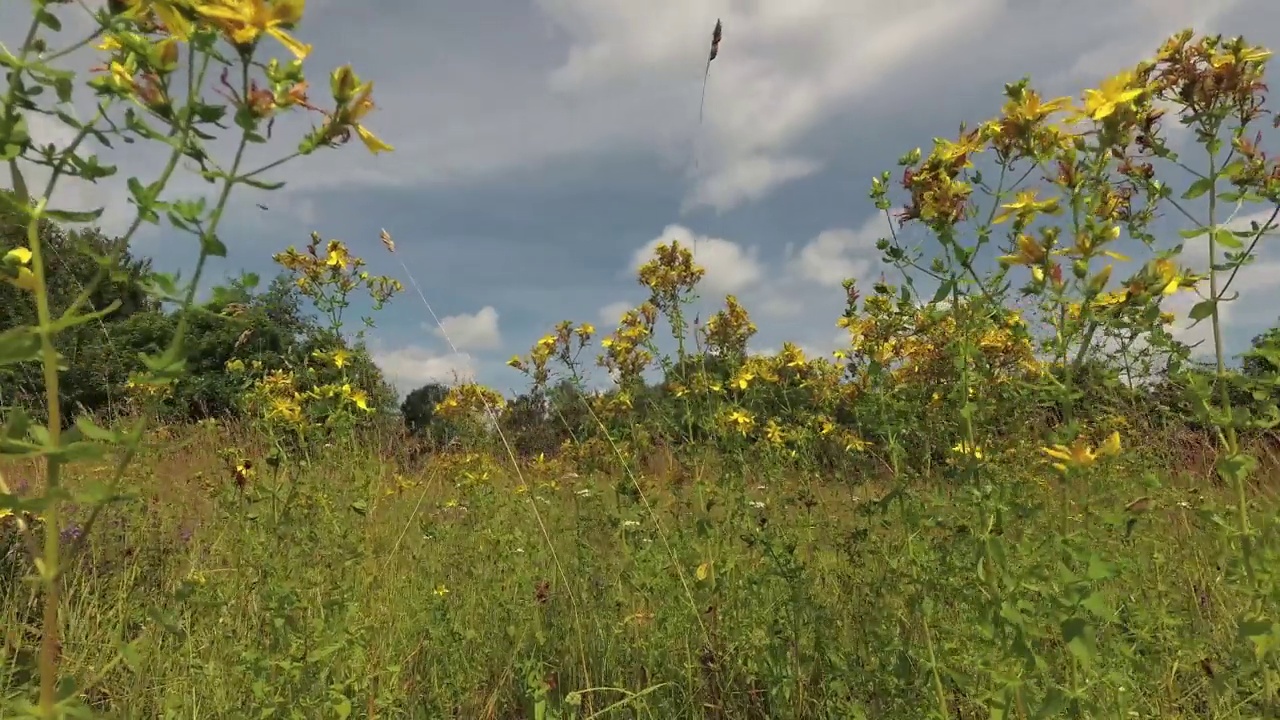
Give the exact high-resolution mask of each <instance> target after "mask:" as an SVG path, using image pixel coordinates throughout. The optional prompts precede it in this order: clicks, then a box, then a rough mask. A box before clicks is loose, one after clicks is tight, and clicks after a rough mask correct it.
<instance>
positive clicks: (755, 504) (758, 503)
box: [751, 500, 764, 510]
mask: <svg viewBox="0 0 1280 720" xmlns="http://www.w3.org/2000/svg"><path fill="white" fill-rule="evenodd" d="M751 507H753V508H756V509H757V510H759V509H760V508H763V507H764V502H762V501H760V500H752V501H751Z"/></svg>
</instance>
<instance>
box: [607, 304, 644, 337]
mask: <svg viewBox="0 0 1280 720" xmlns="http://www.w3.org/2000/svg"><path fill="white" fill-rule="evenodd" d="M634 307H635V305H633V304H632V303H629V302H622V301H618V302H613V303H609V304H608V305H605V306H604V307H602V308H600V323H601V325H603V326H604V329H605V331H606V332H607V331H608V329H609V328H613V327H615V326H617V324H618V321H619V320H621V319H622V315H623V314H624V313H625V312H627V311H628V310H630V309H632V308H634Z"/></svg>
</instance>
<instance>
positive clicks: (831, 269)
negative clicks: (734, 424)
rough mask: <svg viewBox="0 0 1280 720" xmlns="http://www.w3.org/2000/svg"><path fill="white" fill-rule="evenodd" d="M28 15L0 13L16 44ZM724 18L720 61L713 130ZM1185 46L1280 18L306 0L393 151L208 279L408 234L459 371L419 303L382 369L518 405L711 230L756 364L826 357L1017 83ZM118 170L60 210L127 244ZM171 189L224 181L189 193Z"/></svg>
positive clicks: (1137, 8)
mask: <svg viewBox="0 0 1280 720" xmlns="http://www.w3.org/2000/svg"><path fill="white" fill-rule="evenodd" d="M27 12H28V9H27V5H26V4H25V3H17V2H11V3H6V4H5V5H4V7H3V8H0V40H2V41H3V42H4V43H5V44H6V46H8V47H13V45H14V44H15V43H16V41H17V38H16V37H15V36H16V35H17V34H18V33H19V32H21V28H25V18H26V17H27ZM60 12H61V14H62V15H63V16H64V17H65V18H66V19H67V22H66V27H67V31H66V33H64V37H65V38H71V37H73V36H75V34H76V31H77V29H78V28H79V29H83V28H84V27H87V26H86V25H85V24H84V20H83V18H79V17H78V15H77V14H82V13H83V11H82V10H79V9H77V8H76V7H75V6H64V7H62V8H60ZM717 18H723V21H724V40H723V43H722V45H721V54H720V57H719V58H718V59H717V60H716V61H715V63H713V65H712V67H711V74H710V80H709V85H708V88H707V99H706V112H705V117H704V119H703V121H702V122H701V123H699V121H698V103H699V93H700V91H701V88H702V72H703V67H704V66H703V63H704V61H705V54H706V51H707V43H708V40H709V33H710V30H711V27H712V25H714V23H715V21H716V19H717ZM19 20H21V21H22V22H21V23H20V22H19ZM1185 26H1193V27H1195V28H1196V29H1197V30H1198V31H1202V32H1203V31H1218V32H1224V33H1228V34H1238V33H1240V32H1244V33H1245V34H1246V35H1247V37H1248V38H1249V39H1250V40H1251V41H1254V42H1258V43H1262V44H1265V45H1268V46H1270V47H1280V7H1278V6H1276V5H1275V3H1274V2H1270V1H1269V0H1105V1H1103V0H1075V1H1074V2H1070V3H1065V2H1044V1H1030V0H1020V1H1017V2H1015V1H1014V0H907V1H906V2H902V3H885V2H875V1H872V0H648V2H643V3H641V2H636V1H635V0H519V1H518V0H469V1H468V2H453V3H418V2H397V1H394V0H384V1H383V2H378V3H350V2H339V0H310V1H309V2H308V7H307V19H306V20H305V22H304V23H303V25H302V26H301V27H300V28H299V30H298V32H297V34H298V35H299V36H300V37H301V38H302V39H304V40H305V41H307V42H310V43H313V44H314V45H315V52H314V53H313V55H312V57H311V58H310V59H309V61H308V67H310V68H311V74H312V77H313V85H314V86H315V88H316V90H315V93H314V94H315V95H316V96H317V98H322V97H323V95H324V94H325V89H326V87H327V77H326V75H327V72H328V70H329V69H331V68H332V67H334V66H336V65H339V64H342V63H347V62H350V63H352V64H353V65H354V67H355V69H356V70H357V72H359V73H360V74H361V75H362V76H363V77H366V78H368V79H372V80H374V81H375V82H376V89H375V92H374V97H375V100H376V101H377V103H378V105H379V110H378V111H377V112H376V113H375V114H374V115H373V116H372V117H371V118H370V120H369V123H368V124H369V126H370V127H371V128H372V129H373V130H375V131H376V132H377V133H378V134H379V135H380V136H381V137H383V138H384V139H385V140H387V141H388V142H390V143H391V144H393V145H395V146H396V148H397V151H396V152H395V153H393V154H390V155H382V156H377V157H373V156H370V155H369V154H367V153H366V152H364V150H363V148H362V147H359V146H358V144H353V145H351V146H348V147H345V148H342V149H340V150H338V151H328V152H322V153H318V154H317V155H315V156H312V157H308V158H303V159H300V160H298V161H295V162H293V163H291V164H289V165H286V166H285V167H284V168H282V170H281V171H280V172H278V173H276V174H275V175H274V176H273V177H274V179H278V180H284V181H287V183H288V185H287V187H286V188H285V189H283V190H281V191H277V192H273V193H261V192H257V191H251V190H246V191H243V192H241V193H240V195H239V196H238V199H236V200H235V201H233V212H232V213H231V214H230V216H229V218H228V222H226V223H225V224H224V226H223V232H222V235H223V238H224V241H225V242H226V244H227V245H228V246H229V248H230V257H229V258H227V260H226V261H223V262H219V263H217V264H216V265H215V266H214V268H213V272H214V279H215V280H216V279H217V278H218V277H220V276H225V275H227V274H229V273H233V272H234V271H236V270H239V269H244V270H250V271H256V272H260V273H269V272H270V271H271V261H270V255H271V253H272V252H276V251H278V250H280V249H283V248H284V247H285V246H286V245H289V244H295V245H299V246H301V245H303V244H305V243H306V241H307V238H308V235H309V233H310V232H311V231H312V230H317V231H319V232H320V233H321V234H322V235H323V236H324V237H326V238H340V239H342V240H344V241H346V242H348V243H349V244H350V245H351V246H352V247H353V249H354V250H355V251H356V252H358V253H360V254H363V255H365V256H367V257H368V258H369V259H370V261H371V268H372V269H373V270H374V271H375V272H385V273H388V274H391V275H395V276H398V277H402V279H406V280H407V278H403V275H404V273H403V272H402V271H401V269H400V267H399V266H398V265H397V264H396V263H395V262H394V260H393V259H392V258H390V257H388V256H386V254H385V253H384V252H383V251H382V248H381V245H380V244H379V243H378V232H379V230H380V229H381V228H386V229H387V230H388V231H390V232H391V234H392V235H393V236H394V237H395V240H396V245H397V255H398V256H399V259H400V260H402V261H403V262H404V263H405V264H406V266H407V267H408V268H409V270H410V272H411V273H412V274H413V276H414V278H415V279H416V281H417V283H418V284H419V285H420V286H421V288H422V290H423V291H424V293H425V295H426V297H427V299H428V300H429V301H430V303H431V304H432V307H433V309H434V310H435V312H436V313H437V314H438V315H439V316H441V318H446V319H445V325H446V327H447V328H449V330H450V332H449V334H450V336H451V338H452V339H453V340H454V342H455V344H457V345H458V346H459V350H460V351H461V352H460V353H455V352H453V350H452V349H451V348H450V347H449V346H448V345H447V344H446V343H445V342H444V340H443V339H442V338H441V337H440V336H439V333H438V332H437V330H438V328H437V327H436V325H435V323H434V322H433V321H431V319H430V316H429V315H428V313H427V310H426V309H425V308H424V307H423V305H422V303H421V301H420V300H419V299H418V298H417V297H416V295H415V294H414V292H413V291H412V290H410V291H409V292H407V293H406V294H405V295H404V296H402V297H400V298H398V299H397V300H396V301H395V302H394V303H393V304H392V305H391V306H390V307H389V308H388V309H387V310H386V311H384V313H383V314H381V315H380V316H379V328H378V329H377V330H376V331H375V332H374V333H373V335H372V340H373V346H374V348H375V351H376V354H377V357H378V359H379V361H380V363H381V364H382V365H383V367H384V369H385V370H386V371H387V372H388V373H389V374H390V375H391V376H392V378H393V379H394V380H395V381H396V383H397V384H398V386H399V387H400V388H401V389H402V390H405V391H407V390H409V389H412V388H413V387H415V386H417V385H420V384H422V383H423V382H427V381H430V380H449V379H451V377H452V376H453V373H455V372H459V373H462V374H464V375H467V374H474V375H476V376H478V378H479V379H480V380H481V381H482V382H485V383H488V384H491V385H493V386H495V387H497V388H499V389H502V390H513V389H518V388H519V387H521V386H522V384H523V383H522V378H521V377H520V376H519V375H518V374H517V373H515V372H514V371H512V370H510V369H507V368H505V367H504V363H505V361H506V359H507V358H509V357H510V356H511V355H512V354H513V353H521V352H524V351H525V350H526V349H527V348H528V346H529V345H530V344H531V343H532V342H533V341H534V340H536V339H537V337H539V336H540V335H542V334H544V333H545V332H546V331H547V330H548V329H549V328H550V327H551V326H553V325H554V324H555V323H556V322H558V321H559V320H563V319H573V320H577V321H589V322H593V323H596V324H597V325H598V326H600V327H601V329H602V330H603V329H605V327H604V326H605V325H606V324H607V323H606V321H608V322H609V323H612V322H616V319H617V315H618V313H619V310H620V308H621V307H622V306H623V304H634V303H636V302H639V301H641V300H642V299H643V295H642V293H641V289H640V288H639V286H638V285H637V284H636V283H635V280H634V276H633V273H632V268H633V267H634V265H635V261H636V257H637V253H638V252H640V251H641V250H642V249H643V248H645V247H646V246H648V245H650V244H651V243H653V242H655V241H657V240H658V239H660V238H665V239H669V238H671V237H678V238H681V239H690V238H692V237H694V236H697V237H698V238H699V240H698V250H699V259H700V261H701V262H702V263H703V264H704V265H706V266H707V268H708V280H707V287H706V288H705V289H706V295H708V307H710V305H713V304H714V303H715V301H716V300H717V299H718V298H722V297H723V294H724V293H726V292H734V293H736V294H738V295H739V297H740V298H741V299H742V300H743V302H744V303H745V304H746V306H747V307H748V309H749V310H751V311H752V313H753V315H754V316H755V319H756V321H757V323H758V324H759V326H760V330H761V332H760V335H759V336H758V341H757V342H756V343H755V345H756V347H758V348H760V349H767V348H776V347H778V346H779V345H780V344H781V342H782V341H783V340H786V339H789V340H794V341H797V342H799V343H801V344H802V345H804V346H806V347H808V348H810V349H812V350H814V351H816V352H827V351H830V350H831V349H833V348H834V347H835V343H836V337H837V333H836V329H835V327H834V320H835V318H836V317H837V316H838V314H839V312H840V310H841V305H842V302H841V295H842V291H841V289H840V287H839V280H840V279H841V278H842V277H843V276H845V275H849V276H854V277H859V278H862V279H872V278H875V277H877V276H879V274H880V273H881V271H882V269H883V268H882V267H881V266H880V263H879V259H878V253H877V252H876V251H875V249H874V247H873V245H874V242H875V239H876V238H877V237H878V236H880V235H882V234H883V233H884V232H885V225H884V222H883V220H882V219H878V218H876V217H875V210H874V208H873V207H872V205H871V202H870V201H869V200H868V199H867V189H868V186H869V181H870V178H871V177H872V176H874V175H876V174H878V173H879V172H880V171H882V170H886V169H895V165H894V162H895V160H896V159H897V158H898V157H899V156H900V155H901V154H902V153H903V152H905V151H907V150H910V149H911V148H913V147H918V146H922V147H925V148H926V149H927V148H928V147H929V145H930V143H931V139H932V138H933V137H934V136H939V135H948V136H949V135H953V134H954V132H955V130H956V128H957V127H958V125H959V123H960V122H961V121H962V120H968V121H970V122H976V121H980V120H982V119H984V118H985V117H987V116H989V115H991V114H992V113H993V112H994V111H995V110H997V109H998V107H999V104H1000V100H1001V88H1002V85H1003V83H1005V82H1011V81H1015V80H1017V79H1018V78H1019V77H1021V76H1022V75H1024V74H1029V75H1031V76H1032V79H1033V82H1034V83H1035V85H1036V86H1037V87H1039V88H1041V89H1042V91H1043V92H1044V94H1046V95H1059V94H1067V95H1076V94H1078V93H1079V91H1080V89H1081V88H1083V87H1086V86H1090V85H1096V83H1097V82H1099V81H1100V80H1101V79H1102V78H1104V77H1106V76H1108V75H1110V74H1112V73H1114V72H1115V71H1117V70H1119V69H1122V68H1123V67H1125V66H1127V65H1130V64H1132V63H1133V62H1135V61H1137V60H1139V59H1141V58H1142V57H1145V56H1146V55H1148V54H1150V53H1151V52H1152V51H1153V50H1154V49H1155V48H1156V47H1157V46H1158V45H1159V43H1160V42H1161V41H1162V40H1163V39H1164V37H1166V36H1167V35H1168V34H1170V33H1171V32H1173V31H1176V30H1177V29H1179V28H1182V27H1185ZM57 44H59V43H55V45H57ZM71 63H72V66H77V67H87V66H88V64H89V63H90V58H89V57H87V56H85V55H83V54H82V55H79V56H75V57H73V59H72V61H71ZM79 107H81V108H83V107H85V105H84V104H83V102H81V103H80V104H79ZM33 125H34V126H35V127H34V129H35V130H36V132H37V134H38V135H40V134H43V135H44V137H45V138H48V139H51V140H56V139H58V138H65V137H66V136H65V133H64V132H62V131H59V130H57V129H56V128H53V127H50V126H47V123H45V124H39V123H34V124H33ZM297 129H298V126H297V124H296V123H295V124H293V125H290V124H289V123H280V124H278V125H277V128H276V132H277V133H278V134H282V135H285V136H286V137H292V136H289V135H288V131H290V130H294V131H296V130H297ZM288 145H289V141H285V142H284V145H283V146H282V147H287V146H288ZM219 147H225V146H223V145H219ZM104 157H105V158H107V159H109V160H110V161H112V162H114V163H117V164H119V165H120V166H121V174H120V175H119V176H117V177H115V178H110V179H108V180H106V181H104V182H103V183H101V184H100V185H98V186H94V187H85V186H74V185H69V186H67V187H66V188H64V189H63V190H62V191H60V192H61V194H60V195H58V197H57V198H56V199H57V200H58V202H57V203H55V204H60V205H64V206H65V205H71V206H79V207H84V206H86V205H107V206H108V212H107V214H106V215H105V216H104V218H103V222H104V224H106V225H107V228H108V229H112V228H113V227H119V226H120V224H121V223H122V222H123V221H124V218H126V217H127V216H128V210H129V208H128V207H127V206H126V205H124V203H123V199H124V197H126V195H125V191H124V189H123V178H124V177H127V176H128V175H129V174H137V175H139V176H141V177H142V178H144V179H146V178H148V177H151V176H153V175H154V169H155V167H156V162H157V159H156V158H157V156H156V155H155V154H154V153H151V151H150V150H148V149H146V148H143V149H136V148H129V149H127V152H123V153H122V152H121V150H120V149H119V148H117V149H116V150H114V151H105V152H104ZM266 157H269V156H265V155H264V156H263V158H264V159H265V158H266ZM895 175H896V173H895ZM6 182H7V179H6ZM171 187H172V189H173V191H174V193H177V194H191V193H203V192H207V190H206V188H207V187H208V186H205V185H203V184H202V183H201V182H200V181H199V180H198V179H194V178H193V177H192V176H191V175H190V174H188V175H187V176H186V177H185V178H183V179H181V180H180V181H178V182H176V183H174V184H173V185H172V186H171ZM258 202H261V203H264V204H266V205H267V206H268V207H269V208H270V209H269V210H267V211H260V210H258V209H257V208H256V207H255V204H256V203H258ZM192 242H193V241H192V240H191V239H190V238H189V237H186V236H183V235H180V234H175V233H174V232H172V231H171V230H169V229H167V228H149V229H148V230H146V231H145V232H144V233H142V234H141V235H140V236H139V237H138V238H137V241H136V243H135V251H136V252H138V253H142V254H148V255H151V256H153V257H154V258H155V259H156V262H157V264H158V265H159V266H161V267H162V268H166V269H176V268H178V267H182V266H183V265H186V264H188V263H189V261H190V258H191V257H192ZM1262 261H1263V262H1262V263H1261V264H1260V265H1259V266H1257V267H1255V268H1251V269H1250V270H1249V273H1250V277H1252V278H1254V279H1253V280H1251V281H1249V282H1242V283H1241V284H1240V285H1239V287H1240V288H1241V289H1242V292H1243V294H1242V297H1241V302H1239V303H1236V304H1235V305H1234V306H1232V307H1231V310H1230V311H1229V312H1228V314H1227V317H1228V321H1229V323H1230V326H1229V327H1230V333H1229V337H1230V340H1231V342H1232V345H1233V347H1236V348H1240V347H1243V344H1244V343H1247V340H1248V338H1249V337H1251V336H1252V335H1253V334H1256V332H1258V331H1259V330H1261V329H1264V328H1265V327H1267V326H1268V325H1270V324H1271V323H1272V322H1274V321H1275V319H1276V316H1277V315H1280V290H1278V289H1276V288H1274V287H1272V285H1273V283H1270V282H1269V281H1267V279H1266V278H1267V277H1270V276H1273V273H1274V271H1277V270H1280V253H1276V252H1273V251H1272V250H1271V249H1270V248H1269V247H1265V248H1264V252H1263V257H1262ZM705 315H706V313H705V312H704V313H703V316H704V317H705ZM1203 331H1204V328H1197V329H1194V330H1191V331H1189V332H1188V333H1186V336H1187V337H1188V338H1193V339H1195V338H1199V337H1202V336H1203Z"/></svg>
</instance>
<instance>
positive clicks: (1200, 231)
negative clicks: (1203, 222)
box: [1178, 226, 1209, 240]
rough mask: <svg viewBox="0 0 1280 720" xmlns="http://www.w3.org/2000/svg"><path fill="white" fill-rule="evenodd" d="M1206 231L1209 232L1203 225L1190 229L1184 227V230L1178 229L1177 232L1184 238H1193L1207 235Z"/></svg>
mask: <svg viewBox="0 0 1280 720" xmlns="http://www.w3.org/2000/svg"><path fill="white" fill-rule="evenodd" d="M1208 233H1209V228H1207V227H1203V226H1202V227H1198V228H1192V229H1190V230H1185V229H1184V230H1179V231H1178V234H1179V235H1181V236H1182V237H1183V238H1184V239H1186V240H1193V239H1195V238H1198V237H1200V236H1201V235H1207V234H1208Z"/></svg>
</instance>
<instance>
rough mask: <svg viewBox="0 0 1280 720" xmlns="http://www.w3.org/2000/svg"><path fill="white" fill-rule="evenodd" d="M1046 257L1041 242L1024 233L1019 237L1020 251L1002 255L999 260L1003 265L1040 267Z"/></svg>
mask: <svg viewBox="0 0 1280 720" xmlns="http://www.w3.org/2000/svg"><path fill="white" fill-rule="evenodd" d="M1045 255H1046V253H1045V249H1044V246H1042V245H1041V244H1040V241H1039V240H1036V239H1035V238H1033V237H1031V236H1030V235H1027V234H1026V233H1023V234H1021V235H1019V236H1018V251H1017V252H1016V253H1014V254H1012V255H1001V256H1000V257H999V258H997V260H999V262H1000V263H1001V264H1003V265H1039V264H1040V263H1042V262H1044V258H1045ZM1041 272H1042V273H1043V269H1041ZM1038 279H1039V278H1038V277H1037V280H1038Z"/></svg>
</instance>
